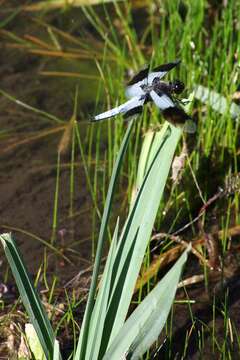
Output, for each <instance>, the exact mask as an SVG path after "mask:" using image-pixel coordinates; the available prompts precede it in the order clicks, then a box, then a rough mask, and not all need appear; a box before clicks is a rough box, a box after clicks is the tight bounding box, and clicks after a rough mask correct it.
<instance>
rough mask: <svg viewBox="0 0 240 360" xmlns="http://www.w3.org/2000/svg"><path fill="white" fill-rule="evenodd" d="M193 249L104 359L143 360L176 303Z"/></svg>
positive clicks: (148, 299)
mask: <svg viewBox="0 0 240 360" xmlns="http://www.w3.org/2000/svg"><path fill="white" fill-rule="evenodd" d="M190 249H191V245H190V246H189V247H188V248H187V249H186V250H185V252H184V253H183V254H182V255H181V257H180V258H179V259H178V261H177V262H176V264H175V265H174V266H173V267H172V268H171V269H170V270H169V271H168V273H167V274H166V275H165V276H164V277H163V279H162V280H161V281H160V282H159V283H158V285H157V286H156V287H155V288H154V289H153V290H152V291H151V292H150V293H149V294H148V295H147V297H146V298H145V299H144V300H143V301H142V302H141V304H140V305H138V307H137V308H136V310H135V311H134V312H133V313H132V315H131V316H130V317H129V318H128V319H127V321H126V322H125V324H124V325H123V327H122V328H121V330H120V331H119V333H118V334H117V335H116V337H115V338H114V340H113V342H112V344H111V346H110V347H109V349H108V351H107V353H106V354H105V356H104V357H103V360H118V359H122V358H124V355H126V354H128V356H129V357H130V358H131V360H137V359H140V357H141V356H142V355H144V353H145V352H146V351H147V350H148V349H149V347H150V346H151V345H152V344H153V343H154V341H156V340H157V338H158V336H159V334H160V332H161V330H162V329H163V327H164V325H165V323H166V320H167V317H168V314H169V312H170V309H171V306H172V303H173V301H174V297H175V293H176V290H177V286H178V283H179V279H180V276H181V272H182V268H183V265H184V264H185V262H186V260H187V253H188V252H189V251H190ZM126 334H127V336H126Z"/></svg>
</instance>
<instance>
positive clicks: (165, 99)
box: [150, 90, 175, 110]
mask: <svg viewBox="0 0 240 360" xmlns="http://www.w3.org/2000/svg"><path fill="white" fill-rule="evenodd" d="M150 96H151V98H152V99H153V101H154V103H155V104H156V105H157V107H159V109H161V110H165V109H168V108H172V107H175V104H174V102H173V101H172V99H171V98H170V97H169V96H168V95H166V94H164V93H161V94H157V93H156V91H154V90H152V91H150Z"/></svg>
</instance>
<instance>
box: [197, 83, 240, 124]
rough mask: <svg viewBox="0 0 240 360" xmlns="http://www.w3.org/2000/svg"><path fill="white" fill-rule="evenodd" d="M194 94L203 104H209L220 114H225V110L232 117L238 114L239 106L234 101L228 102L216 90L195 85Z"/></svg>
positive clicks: (239, 114)
mask: <svg viewBox="0 0 240 360" xmlns="http://www.w3.org/2000/svg"><path fill="white" fill-rule="evenodd" d="M194 96H195V98H196V99H198V100H200V101H201V102H203V103H204V104H209V105H210V106H211V107H212V108H213V109H214V110H216V111H217V112H219V113H220V114H226V112H228V111H229V113H230V114H231V116H232V117H233V118H236V117H238V116H240V107H239V106H238V105H236V104H234V103H230V102H229V101H228V100H227V99H226V98H225V97H224V96H222V95H221V94H219V93H217V92H216V91H213V90H209V89H208V88H206V87H204V86H202V85H197V86H196V87H195V91H194Z"/></svg>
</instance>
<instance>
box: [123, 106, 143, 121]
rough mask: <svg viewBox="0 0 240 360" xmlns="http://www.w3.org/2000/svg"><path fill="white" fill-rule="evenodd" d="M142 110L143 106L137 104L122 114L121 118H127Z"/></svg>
mask: <svg viewBox="0 0 240 360" xmlns="http://www.w3.org/2000/svg"><path fill="white" fill-rule="evenodd" d="M142 111H143V106H137V107H135V108H132V109H131V110H129V111H127V112H126V113H125V114H124V115H123V118H124V119H127V118H129V117H131V116H134V115H137V114H141V113H142Z"/></svg>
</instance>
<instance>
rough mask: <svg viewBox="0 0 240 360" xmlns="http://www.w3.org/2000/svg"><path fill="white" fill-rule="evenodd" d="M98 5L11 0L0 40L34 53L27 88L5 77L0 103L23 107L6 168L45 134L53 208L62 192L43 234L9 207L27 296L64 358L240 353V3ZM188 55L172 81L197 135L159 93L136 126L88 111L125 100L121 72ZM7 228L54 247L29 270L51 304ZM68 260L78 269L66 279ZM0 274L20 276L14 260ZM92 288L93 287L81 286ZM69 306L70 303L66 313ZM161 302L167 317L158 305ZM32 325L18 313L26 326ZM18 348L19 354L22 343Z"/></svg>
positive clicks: (47, 341) (5, 320)
mask: <svg viewBox="0 0 240 360" xmlns="http://www.w3.org/2000/svg"><path fill="white" fill-rule="evenodd" d="M95 3H97V1H94V2H93V3H92V4H88V5H89V6H85V5H86V2H85V3H84V4H81V2H80V1H79V2H76V4H75V6H76V7H74V3H73V4H70V2H65V1H62V2H61V1H55V4H54V2H49V3H48V2H47V1H45V2H43V1H42V2H39V4H38V7H35V8H33V7H32V8H31V7H30V6H28V5H26V6H25V7H17V8H16V7H14V6H12V7H10V6H9V8H7V6H6V8H5V9H4V11H2V10H0V16H1V19H0V36H1V38H2V41H3V43H4V45H5V47H6V52H7V54H10V55H9V56H10V58H9V59H11V56H12V57H13V55H11V54H14V56H15V57H16V58H17V56H20V54H21V56H27V58H33V59H35V61H36V62H37V63H38V67H37V70H36V68H35V72H33V73H31V76H30V77H29V75H28V77H27V81H28V82H27V83H26V84H27V86H26V88H25V87H24V86H23V87H22V95H19V91H16V92H15V91H14V87H13V88H12V87H8V86H4V84H5V83H3V85H1V86H0V96H1V98H0V99H1V100H2V103H3V105H4V104H7V106H8V108H9V109H10V108H11V106H13V109H17V110H12V112H11V111H10V110H8V112H6V114H7V115H6V118H7V117H9V119H11V120H12V119H15V117H16V118H17V116H18V117H19V120H21V122H20V121H19V120H18V119H17V120H14V121H13V120H12V121H7V120H6V121H5V122H4V123H3V127H2V129H1V130H0V136H1V141H2V144H3V150H2V154H3V157H4V156H5V158H3V159H4V162H3V164H2V169H1V171H2V172H4V173H5V174H6V173H7V172H8V169H9V167H10V166H11V167H13V168H14V162H12V160H11V161H10V162H9V163H8V161H9V160H8V156H9V154H11V153H12V152H15V153H16V154H18V151H19V149H20V150H21V149H23V148H26V149H30V150H27V151H30V152H31V149H33V151H34V144H36V143H39V142H42V143H43V144H44V146H45V147H46V149H48V153H47V155H46V159H47V166H49V167H50V170H49V169H47V166H46V163H44V164H41V163H40V165H37V166H39V167H38V168H37V169H40V168H41V166H43V167H45V170H44V171H46V173H43V174H44V179H45V178H46V182H47V181H48V177H51V179H52V182H51V191H50V195H48V193H47V189H46V187H45V188H44V185H43V189H42V190H41V195H42V199H43V202H42V206H44V205H43V204H46V201H45V199H46V197H49V196H50V198H51V208H50V211H49V212H48V218H46V222H50V223H51V225H49V226H48V228H47V231H46V232H44V236H43V235H41V234H42V233H41V231H40V229H39V232H37V231H33V230H31V229H32V227H31V224H30V225H28V226H26V225H23V226H21V225H20V226H19V222H16V223H15V222H14V219H13V218H12V219H10V218H9V220H7V223H6V222H4V223H2V224H1V225H2V227H3V232H4V233H5V234H4V235H2V236H1V240H2V242H3V244H4V248H5V251H6V255H7V259H8V262H9V264H10V265H11V269H12V272H13V275H14V277H15V280H16V282H17V284H18V288H19V292H20V296H21V300H22V302H23V304H24V306H25V308H26V310H27V312H28V316H29V319H30V322H31V323H32V324H33V325H34V327H35V330H36V332H37V335H38V338H39V340H40V342H41V344H42V348H43V351H44V353H45V355H46V356H48V357H49V358H52V357H53V356H55V358H56V359H57V358H59V356H60V355H59V354H58V351H59V344H58V342H56V341H55V336H56V337H57V339H59V341H60V349H61V350H60V352H61V353H62V358H63V359H65V358H69V359H71V358H72V359H73V358H74V359H75V360H76V359H116V360H117V359H120V358H122V356H123V355H124V354H126V353H128V355H127V359H137V358H140V357H141V356H144V357H143V358H144V359H151V358H153V356H154V355H153V354H154V353H155V350H156V351H158V349H159V347H161V345H162V344H163V347H162V349H160V354H162V355H161V356H162V357H163V358H166V359H174V358H178V357H177V356H179V359H180V358H183V359H184V358H185V357H186V358H190V357H193V356H196V354H198V356H199V358H203V359H208V356H209V358H210V357H212V356H217V357H219V358H222V359H234V356H236V354H237V353H238V352H240V350H239V347H240V345H239V344H240V341H239V324H238V322H237V321H235V320H236V319H235V318H234V304H235V303H236V304H238V305H239V301H240V300H239V299H238V298H237V296H236V295H235V296H233V291H232V289H233V288H235V291H236V288H237V289H238V288H239V282H237V280H236V278H237V275H238V274H239V265H238V261H239V242H238V240H237V236H239V232H240V229H239V182H240V181H239V156H240V150H239V113H240V110H239V105H238V104H237V103H234V102H233V98H234V97H235V98H237V95H239V93H238V92H237V89H238V87H239V68H240V62H239V58H238V54H239V52H240V35H239V14H240V1H231V0H230V1H227V2H224V4H221V5H220V4H219V5H218V4H217V5H215V6H214V5H212V4H211V3H209V2H207V1H205V0H201V1H195V2H193V1H187V0H186V1H175V0H174V1H163V2H157V1H156V2H153V1H141V2H139V1H125V2H121V1H118V2H113V3H109V2H108V3H106V4H105V3H104V4H103V3H101V2H99V4H98V5H96V4H95ZM55 5H56V6H55ZM26 19H27V20H26ZM27 24H28V26H27ZM177 58H180V59H181V61H182V62H181V65H180V67H178V68H176V69H174V70H172V71H171V73H170V74H169V78H171V79H172V78H179V79H181V80H182V81H184V83H185V84H186V91H185V93H184V95H183V97H185V98H189V99H192V101H191V102H190V103H189V104H188V105H187V107H188V112H189V113H190V114H191V115H192V117H193V118H194V120H195V121H196V124H197V132H196V133H195V134H191V135H186V134H185V133H182V132H181V131H180V130H179V129H178V128H175V127H173V126H172V125H169V124H168V123H164V124H163V119H162V117H161V115H160V112H159V110H158V109H157V108H156V107H153V106H148V105H146V106H145V109H144V114H143V115H142V116H139V117H138V118H137V119H134V120H133V121H130V122H129V123H126V122H125V121H123V120H122V119H121V117H120V116H119V117H118V118H117V119H115V120H112V121H103V122H100V123H97V124H90V123H89V120H88V119H89V118H90V117H91V116H92V115H93V114H96V113H100V112H101V111H105V110H107V109H110V108H112V107H114V106H115V105H116V104H117V103H118V104H119V103H121V102H123V101H124V100H125V95H124V84H125V83H126V82H127V80H128V79H129V78H130V77H131V74H132V73H134V72H137V71H138V70H139V69H141V68H142V67H143V66H144V65H145V64H148V63H149V64H151V67H154V66H157V65H159V64H161V63H165V62H168V61H172V60H175V59H177ZM10 61H15V60H10ZM24 61H27V60H24ZM30 65H31V64H30ZM14 66H15V65H13V68H14ZM26 66H27V65H26ZM14 69H15V68H14ZM0 70H1V67H0ZM7 71H8V70H7ZM33 77H36V78H37V80H38V81H39V83H40V85H39V83H38V84H37V85H36V84H35V83H34V82H32V78H33ZM31 86H33V90H32V88H31ZM48 87H49V89H48ZM28 88H29V92H27V91H28ZM37 91H40V92H41V91H42V92H43V94H44V93H45V92H46V91H48V96H49V97H50V99H53V100H48V101H47V102H44V101H43V102H41V101H38V100H37V96H36V97H35V94H36V92H37ZM31 92H32V94H33V95H31ZM29 94H30V95H29ZM42 97H43V98H44V96H42ZM42 104H43V105H42ZM56 104H59V106H56ZM72 104H73V105H72ZM3 105H1V104H0V106H3ZM60 105H61V106H62V107H60ZM58 107H59V108H60V111H58ZM72 107H73V111H72V110H71V111H69V109H70V108H72ZM66 109H67V110H66ZM16 115H17V116H16ZM67 119H69V120H67ZM126 128H127V130H126ZM59 134H61V135H59ZM53 138H54V139H53ZM52 139H53V140H52ZM31 146H32V148H31ZM41 149H42V148H41ZM22 151H23V150H22ZM20 153H21V151H20ZM140 154H141V155H140ZM174 155H177V156H178V158H177V159H175V160H174V162H173V166H172V169H171V164H172V160H173V158H174ZM19 156H21V155H19ZM48 160H49V162H48ZM50 160H51V161H50ZM176 160H178V162H177V161H176ZM22 161H23V162H24V161H25V159H22ZM26 161H28V160H27V159H26ZM27 166H28V167H29V168H31V167H32V168H33V169H34V167H35V166H36V164H35V163H31V162H29V164H27ZM13 170H14V169H13ZM48 171H49V173H50V175H49V173H48ZM23 173H24V171H23ZM171 173H172V179H171ZM39 174H40V170H37V172H36V174H35V175H34V179H35V182H36V184H38V182H39V180H38V178H39ZM46 174H47V176H46V177H45V175H46ZM169 174H170V176H168V175H169ZM23 175H24V174H23ZM83 178H84V181H83V180H82V179H83ZM43 183H44V181H43ZM53 183H54V185H53ZM49 184H50V182H47V185H46V186H49ZM44 194H45V195H44ZM66 194H67V195H66ZM63 197H66V198H67V203H66V204H65V205H64V206H63V200H62V199H63ZM84 197H87V201H86V202H84V203H83V198H84ZM21 201H24V198H23V200H21ZM31 201H32V208H34V200H33V199H32V200H31ZM12 203H14V202H13V201H12ZM19 204H20V202H18V205H15V206H14V208H13V211H14V213H16V214H18V212H19V211H20V212H21V211H23V209H20V207H19ZM11 205H12V204H11V202H10V203H9V204H8V205H7V206H8V207H11ZM12 206H13V205H12ZM25 209H26V208H25ZM2 213H4V212H3V210H2ZM49 218H50V219H51V220H50V221H49ZM4 219H5V218H4ZM86 219H87V220H88V223H87V225H86ZM125 219H126V220H125ZM40 220H41V219H40V217H39V218H38V212H36V217H35V221H34V222H35V223H36V224H38V222H39V226H41V225H40ZM41 223H42V222H41ZM66 224H67V225H66ZM65 228H66V229H67V230H66V231H67V235H65ZM83 228H85V229H84V230H86V232H83V231H82V229H83ZM69 229H70V230H69ZM79 229H80V230H79ZM9 231H14V232H15V237H16V239H17V240H18V236H21V237H22V238H23V239H24V240H25V239H28V240H29V239H30V240H31V241H35V242H40V243H41V246H42V248H44V250H43V252H41V253H40V252H39V259H38V260H39V263H38V264H37V265H38V266H39V270H38V272H36V269H34V270H35V273H34V279H35V285H36V286H38V287H39V289H41V290H42V291H43V292H44V304H45V305H46V308H47V313H46V311H45V310H44V307H43V306H42V305H41V301H40V298H41V300H43V298H42V296H38V294H37V292H36V291H35V290H34V288H33V287H32V285H31V282H30V281H29V277H28V276H27V275H26V270H25V266H26V267H27V268H29V264H28V262H27V260H26V259H25V255H27V254H24V251H23V258H24V262H22V261H21V259H20V258H18V256H19V255H18V253H19V250H18V248H17V247H16V246H15V244H14V242H12V238H11V236H10V235H9V234H7V235H6V233H9ZM83 233H84V235H82V234H83ZM85 234H87V235H85ZM85 236H87V239H86V238H85ZM149 240H151V241H150V242H149ZM190 242H191V244H192V248H191V250H189V248H188V251H191V253H192V256H191V257H190V258H189V259H188V263H187V264H188V265H187V266H186V267H185V270H186V272H185V273H184V276H183V279H185V280H184V281H183V282H182V283H180V284H179V286H180V287H181V290H180V291H179V293H178V295H177V300H176V301H175V305H174V306H173V307H172V312H171V314H170V316H169V317H168V320H167V323H166V325H165V327H164V330H163V331H162V335H161V337H160V338H159V340H158V341H157V339H158V335H159V332H160V331H161V330H162V329H163V324H164V323H165V321H166V319H167V315H168V312H169V311H170V305H171V304H172V302H173V299H174V297H175V291H176V288H177V284H178V282H179V276H180V274H181V270H182V266H183V263H184V262H185V261H186V251H185V252H184V254H183V255H181V254H182V253H183V251H184V249H186V248H187V247H188V244H189V243H190ZM90 244H91V246H90ZM18 247H20V246H19V245H18ZM84 247H86V250H84V249H83V248H84ZM42 248H41V249H42ZM21 252H22V251H21ZM86 254H87V256H86ZM107 254H108V257H107V260H106V258H103V255H107ZM144 254H145V255H144ZM40 257H41V258H40ZM87 257H88V258H87ZM179 257H180V259H179V260H178V261H179V262H176V264H175V265H173V267H172V270H170V271H167V270H168V268H167V266H168V267H169V265H170V264H171V265H172V262H173V261H175V260H177V259H178V258H179ZM94 259H95V265H94V267H93V268H92V264H93V262H94ZM24 264H25V265H24ZM59 264H63V268H64V269H65V270H64V271H65V277H64V280H63V279H62V278H61V266H60V265H59ZM83 264H85V265H84V266H83ZM104 264H105V267H104V269H105V270H104V271H103V265H104ZM34 265H36V264H34ZM72 265H75V266H72ZM71 266H72V268H71V269H74V271H73V270H71V272H69V275H71V276H69V277H66V273H67V272H68V269H70V267H71ZM83 269H87V270H86V271H90V272H88V273H86V276H84V281H85V282H84V281H83V284H82V285H81V282H80V285H79V284H78V283H73V286H71V287H69V286H66V287H64V286H63V285H64V284H65V283H66V281H69V280H71V279H72V277H73V276H74V275H76V274H77V273H79V272H82V271H83ZM92 270H93V277H92V279H91V286H90V285H89V284H90V280H89V278H90V274H91V272H92ZM64 271H63V272H64ZM69 271H70V270H69ZM139 272H140V274H139ZM102 273H103V275H102V277H101V281H100V278H99V277H100V275H101V274H102ZM165 274H166V275H165ZM164 275H165V277H164ZM160 279H162V280H161V281H160V282H159V280H160ZM183 279H182V280H183ZM1 282H3V283H6V284H7V283H8V282H12V280H11V277H10V273H9V270H8V267H7V265H6V266H5V265H4V272H3V277H2V278H1ZM86 283H87V285H86ZM169 284H171V285H169ZM86 287H87V291H86V292H85V293H84V291H80V292H79V291H78V290H79V289H81V288H86ZM27 289H28V290H27ZM89 289H90V291H88V290H89ZM237 293H239V290H237ZM25 294H27V297H26V298H25ZM59 294H61V295H59ZM88 294H89V297H88V300H87V295H88ZM133 294H134V295H133ZM203 294H204V295H203ZM164 296H165V297H164ZM15 300H16V299H15V298H14V301H8V300H5V298H4V296H3V298H2V301H1V304H2V308H3V310H4V315H3V316H2V318H1V323H0V326H1V327H2V329H3V330H4V331H3V332H2V333H5V329H9V328H10V324H11V323H14V324H17V322H18V320H17V318H16V315H15V314H16V312H17V311H16V310H17V309H18V308H19V303H18V302H16V301H15ZM59 304H63V307H64V311H62V312H61V311H58V305H59ZM164 306H165V310H164V311H163V313H164V314H165V315H164V316H163V315H160V314H159V313H158V309H160V308H162V309H163V308H164ZM79 309H80V310H79ZM85 309H86V310H85ZM199 309H200V310H199ZM84 311H85V314H84V317H83V316H82V314H83V313H84ZM79 312H80V314H79ZM181 312H182V314H183V315H182V317H181ZM59 314H60V315H59ZM47 315H48V316H47ZM158 316H159V317H158ZM161 316H162V318H161ZM48 317H50V319H51V322H52V324H53V325H50V322H49V320H48ZM183 317H184V321H183ZM185 317H186V318H185ZM126 318H127V319H128V320H126ZM82 319H83V320H82ZM28 321H29V320H27V319H26V317H25V315H22V318H21V321H20V322H21V324H22V325H23V324H24V323H27V322H28ZM178 323H179V324H178ZM81 324H83V325H82V327H81ZM96 324H97V325H98V326H97V325H96ZM80 327H81V331H80ZM21 331H23V330H21ZM21 331H20V330H19V329H18V337H20V333H21ZM16 337H17V336H16ZM164 337H165V339H166V340H165V342H164V341H163V340H164ZM6 338H7V339H8V337H7V335H6V336H5V338H4V340H5V341H6ZM66 339H67V340H68V341H70V346H68V347H67V345H66ZM179 340H180V343H179ZM155 341H157V342H156V346H155V345H154V346H152V344H153V343H154V342H155ZM65 349H66V350H65ZM147 350H148V352H146V351H147ZM1 351H3V350H1V349H0V352H1ZM11 351H13V352H14V351H15V355H16V349H11ZM32 351H33V350H32ZM161 351H162V353H161ZM49 354H50V355H49ZM65 354H66V355H65ZM209 354H210V355H209ZM74 356H75V357H74ZM156 356H157V355H156Z"/></svg>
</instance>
